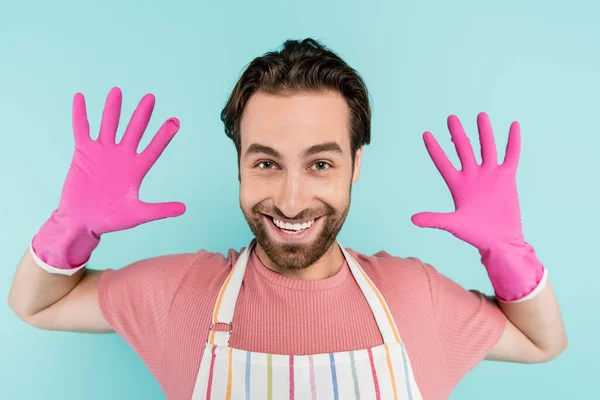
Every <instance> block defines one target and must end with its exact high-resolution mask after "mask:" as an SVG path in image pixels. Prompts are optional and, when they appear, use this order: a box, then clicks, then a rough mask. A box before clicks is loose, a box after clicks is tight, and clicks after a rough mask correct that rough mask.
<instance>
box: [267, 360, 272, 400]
mask: <svg viewBox="0 0 600 400" xmlns="http://www.w3.org/2000/svg"><path fill="white" fill-rule="evenodd" d="M267 392H268V399H269V400H273V355H272V354H267Z"/></svg>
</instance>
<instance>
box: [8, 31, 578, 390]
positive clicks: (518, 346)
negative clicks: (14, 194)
mask: <svg viewBox="0 0 600 400" xmlns="http://www.w3.org/2000/svg"><path fill="white" fill-rule="evenodd" d="M153 107H154V97H153V96H152V95H147V96H145V97H144V98H143V99H142V100H141V102H140V104H139V106H138V108H137V109H136V110H135V112H134V114H133V116H132V118H131V120H130V122H129V125H128V126H127V128H126V130H125V133H124V135H123V138H122V139H121V141H120V142H119V143H116V132H117V128H118V124H119V118H120V110H121V92H120V91H119V90H118V89H116V88H115V89H113V90H111V92H110V93H109V95H108V98H107V100H106V105H105V108H104V112H103V116H102V123H101V127H100V134H99V137H98V139H97V140H92V139H91V138H90V133H89V129H90V128H89V124H88V122H87V116H86V108H85V103H84V99H83V96H82V95H81V94H77V95H76V96H75V98H74V102H73V130H74V138H75V147H76V151H75V153H74V155H73V160H72V164H71V167H70V170H69V174H68V176H67V179H66V182H65V184H64V187H63V191H62V195H61V201H60V204H59V206H58V208H57V209H56V210H55V211H54V212H53V213H52V215H51V216H50V218H49V219H48V220H47V221H46V222H45V223H44V224H43V226H42V227H41V228H40V230H39V232H38V233H37V234H36V235H35V236H34V238H33V240H32V242H31V245H30V248H29V250H28V251H27V252H26V253H25V255H24V257H23V260H22V261H21V263H20V265H19V267H18V269H17V273H16V274H15V279H14V282H13V286H12V289H11V293H10V297H9V304H10V306H11V308H12V309H13V310H14V312H15V313H16V314H17V315H18V316H19V317H20V318H22V319H23V320H24V321H25V322H27V323H29V324H31V325H32V326H35V327H38V328H41V329H51V330H63V331H74V332H116V333H118V334H119V335H121V336H122V337H123V338H124V339H125V340H126V341H127V342H128V343H129V344H130V345H131V346H132V347H133V349H134V350H135V351H136V352H137V354H138V355H139V356H140V357H141V358H142V360H143V361H144V362H145V364H146V365H147V366H148V368H149V370H150V371H151V372H152V374H153V375H154V377H155V378H156V379H157V381H158V382H159V384H160V386H161V388H162V389H163V391H164V393H165V395H166V397H167V398H169V399H190V398H193V399H249V398H253V399H283V398H285V399H287V398H289V399H358V398H361V399H420V398H424V399H445V398H448V396H449V395H450V393H451V392H452V390H453V388H454V387H455V386H456V384H457V383H458V382H459V381H460V380H461V379H462V378H463V377H464V376H465V375H466V374H467V373H468V372H469V371H470V370H471V369H473V368H474V367H475V366H477V364H479V363H480V362H481V361H482V360H484V359H490V360H503V361H512V362H521V363H538V362H545V361H548V360H551V359H553V358H555V357H556V356H558V355H559V354H560V353H561V352H562V351H563V349H564V348H565V346H566V335H565V331H564V327H563V323H562V320H561V315H560V311H559V308H558V305H557V302H556V298H555V296H554V293H553V291H552V288H551V286H550V284H549V282H548V280H547V272H546V269H545V268H544V266H543V265H542V263H541V262H540V261H539V260H538V258H537V257H536V255H535V251H534V250H533V248H532V247H531V246H530V245H529V244H528V243H527V242H526V241H525V240H524V238H523V234H522V230H521V222H520V210H519V202H518V196H517V190H516V170H517V164H518V158H519V153H520V131H519V125H518V124H517V123H513V125H512V126H511V128H510V135H509V142H508V145H507V148H506V156H505V158H504V160H503V161H502V162H501V163H500V162H498V160H497V155H496V153H497V151H496V147H495V143H494V139H493V135H492V130H491V126H490V122H489V120H488V118H487V116H486V115H485V114H480V115H479V116H478V119H477V121H478V127H479V139H480V143H481V147H482V159H483V162H482V163H481V165H479V164H477V163H476V161H475V157H474V154H473V149H472V148H471V145H470V142H469V139H468V137H467V135H466V134H465V132H464V131H463V130H462V127H461V125H460V122H459V120H458V119H457V118H456V117H455V116H451V117H450V118H449V119H448V127H449V130H450V133H451V135H452V140H453V142H454V143H455V146H456V149H457V152H458V156H459V159H460V161H461V164H462V168H461V169H460V170H457V169H455V168H454V167H453V166H452V164H451V163H450V162H449V161H448V158H447V157H446V156H445V154H444V153H443V151H442V150H441V148H440V147H439V145H438V144H437V142H436V140H435V139H434V137H433V136H432V135H431V134H430V133H426V134H425V135H424V140H425V146H426V148H427V150H428V151H429V154H430V155H431V158H432V160H433V162H434V163H435V165H436V167H437V168H438V170H439V171H440V173H441V174H442V176H443V177H444V180H445V181H446V183H447V184H448V187H449V189H450V191H451V192H452V197H453V199H454V202H455V206H456V211H455V212H453V213H448V214H437V213H419V214H416V215H414V216H413V217H412V221H413V222H414V223H415V224H416V225H418V226H421V227H430V228H438V229H444V230H446V231H448V232H450V233H451V234H453V235H454V236H455V237H457V238H458V239H460V240H463V241H465V242H467V243H469V244H471V245H472V246H473V247H474V248H475V249H476V250H477V251H478V252H479V253H480V254H481V260H482V267H483V268H485V269H486V271H487V273H488V275H489V277H490V280H491V283H492V285H493V287H494V290H495V295H496V298H487V297H486V296H484V295H483V294H481V293H480V292H478V291H468V290H465V289H463V288H462V287H461V286H459V285H458V284H457V283H455V282H453V281H451V280H450V279H448V278H447V277H445V276H443V275H441V274H440V273H438V272H437V271H436V269H435V268H434V267H433V266H431V265H429V264H427V263H426V262H422V261H421V260H419V259H417V258H401V257H397V256H393V255H390V254H388V253H387V252H385V251H381V252H378V253H376V254H373V255H365V254H361V253H359V252H358V251H355V250H352V249H347V248H344V247H343V246H342V245H341V244H340V243H338V242H337V236H338V233H339V232H340V230H341V229H342V227H343V225H344V221H345V219H346V216H347V214H348V211H349V208H350V198H351V190H352V185H353V183H355V182H356V181H357V180H358V178H359V175H360V168H361V161H362V151H363V148H364V146H365V145H367V144H369V142H370V140H371V131H370V119H371V118H370V106H369V101H368V94H367V89H366V87H365V85H364V82H363V81H362V80H361V78H360V76H359V75H358V74H357V73H356V72H355V71H354V70H353V69H352V68H351V67H349V66H348V65H347V64H346V63H345V62H344V61H343V60H342V59H341V58H339V57H338V56H337V55H336V54H334V53H333V52H332V51H330V50H328V49H327V48H325V47H324V46H322V45H321V44H319V43H318V42H316V41H314V40H310V39H307V40H304V41H287V42H286V43H285V44H284V46H283V47H282V49H280V50H279V51H276V52H270V53H267V54H265V55H263V56H261V57H258V58H256V59H255V60H253V62H252V63H250V64H249V66H248V67H247V69H246V70H245V71H244V73H243V74H242V76H241V78H240V79H239V81H238V83H237V85H236V86H235V88H234V89H233V92H232V94H231V96H230V98H229V100H228V102H227V104H226V106H225V108H224V109H223V112H222V115H221V117H222V120H223V122H224V124H225V131H226V133H227V135H228V136H229V137H230V138H231V139H232V140H233V142H234V144H235V146H236V149H237V153H238V166H239V181H240V206H241V209H242V211H243V214H244V216H245V218H246V220H247V222H248V225H249V226H250V228H251V230H252V232H253V234H254V238H253V239H252V240H251V242H250V243H249V245H248V246H247V247H244V248H243V249H241V250H239V251H238V250H233V249H232V250H230V251H229V252H228V253H227V254H219V253H214V252H210V251H207V250H200V251H198V252H193V253H186V254H173V255H165V256H160V257H154V258H151V259H145V260H140V261H138V262H135V263H133V264H131V265H128V266H125V267H123V268H120V269H118V270H112V269H107V270H93V269H90V268H88V267H87V263H88V261H89V259H90V257H91V255H92V252H93V251H94V249H95V248H96V247H97V246H98V244H99V242H100V238H101V236H102V235H104V234H107V233H109V232H115V231H119V230H124V229H130V228H133V227H135V226H138V225H140V224H142V223H147V222H150V221H154V220H158V219H162V218H168V217H177V216H180V215H182V214H183V213H184V212H185V206H184V205H183V204H182V203H178V202H168V203H159V204H148V203H145V202H143V201H141V200H140V199H139V197H138V193H139V187H140V185H141V183H142V180H143V178H144V176H145V175H146V173H147V172H148V171H149V169H150V168H151V167H152V165H153V164H154V163H155V162H156V160H157V159H158V158H159V157H160V155H161V154H162V152H163V151H164V150H165V148H166V147H167V145H168V143H169V142H170V140H171V139H172V138H173V137H174V135H175V134H176V132H177V131H178V129H179V122H178V120H176V119H174V118H171V119H169V120H167V121H166V122H165V123H164V124H163V126H162V127H161V128H160V130H159V131H158V133H157V134H156V135H155V137H154V138H153V139H152V141H151V142H150V144H149V145H148V146H147V148H145V149H143V150H142V151H138V145H139V142H140V139H141V137H142V135H143V133H144V131H145V129H146V127H147V125H148V122H149V119H150V116H151V113H152V110H153ZM398 240H401V238H398ZM472 268H476V266H473V267H472Z"/></svg>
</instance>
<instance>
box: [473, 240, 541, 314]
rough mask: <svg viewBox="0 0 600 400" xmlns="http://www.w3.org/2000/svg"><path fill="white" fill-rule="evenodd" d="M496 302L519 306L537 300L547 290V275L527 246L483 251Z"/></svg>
mask: <svg viewBox="0 0 600 400" xmlns="http://www.w3.org/2000/svg"><path fill="white" fill-rule="evenodd" d="M480 254H481V263H482V264H483V265H484V266H485V268H486V270H487V272H488V276H489V278H490V281H491V283H492V286H493V287H494V291H495V294H496V298H497V299H498V300H500V301H502V302H505V303H517V302H522V301H525V300H530V299H532V298H534V297H536V296H537V295H538V294H539V293H540V292H541V291H542V290H543V289H544V287H545V286H546V282H547V279H548V272H547V270H546V268H544V266H543V265H542V263H541V261H540V260H539V259H538V258H537V256H536V254H535V250H534V249H533V247H531V246H530V245H529V244H528V243H526V242H522V243H517V244H515V243H509V244H503V245H501V246H496V247H494V248H493V249H488V250H485V251H480Z"/></svg>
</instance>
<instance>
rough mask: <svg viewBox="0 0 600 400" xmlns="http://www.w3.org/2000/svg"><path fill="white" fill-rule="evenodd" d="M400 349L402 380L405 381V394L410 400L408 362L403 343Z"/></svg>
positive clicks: (410, 389)
mask: <svg viewBox="0 0 600 400" xmlns="http://www.w3.org/2000/svg"><path fill="white" fill-rule="evenodd" d="M400 347H402V364H403V365H404V380H405V381H406V392H407V393H408V400H412V398H413V397H412V388H411V387H410V376H409V375H408V362H407V361H406V348H405V347H404V342H401V343H400Z"/></svg>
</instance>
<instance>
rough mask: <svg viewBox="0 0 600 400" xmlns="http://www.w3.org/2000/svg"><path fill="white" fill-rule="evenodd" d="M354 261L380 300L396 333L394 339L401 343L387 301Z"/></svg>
mask: <svg viewBox="0 0 600 400" xmlns="http://www.w3.org/2000/svg"><path fill="white" fill-rule="evenodd" d="M352 261H353V262H354V264H355V266H356V267H357V269H358V270H359V271H360V273H361V275H362V276H363V278H364V279H365V281H366V282H367V283H368V284H369V286H370V287H371V289H372V290H373V293H375V296H377V300H379V303H380V304H381V307H382V308H383V311H384V312H385V316H386V317H387V320H388V322H389V324H390V326H391V328H392V330H393V332H394V337H395V339H396V341H397V342H399V341H400V334H399V333H398V329H397V328H396V324H395V323H394V320H393V319H392V315H391V313H390V310H389V309H388V307H387V304H386V303H385V301H384V300H383V298H382V297H381V293H379V290H377V288H376V287H375V285H374V284H373V282H372V281H371V278H369V277H368V276H367V273H366V272H365V271H363V269H362V268H360V266H359V265H358V263H357V262H356V260H355V259H354V258H352Z"/></svg>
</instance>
